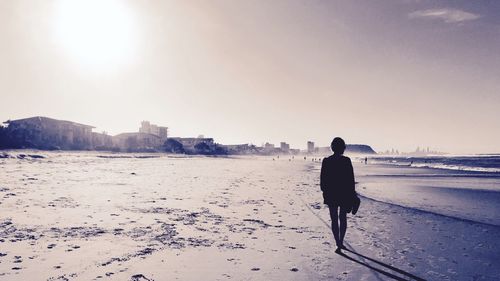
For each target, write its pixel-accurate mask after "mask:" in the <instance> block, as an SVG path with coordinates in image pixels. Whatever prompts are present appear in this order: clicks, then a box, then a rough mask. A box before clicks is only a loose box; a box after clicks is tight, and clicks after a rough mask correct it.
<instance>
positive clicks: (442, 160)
mask: <svg viewBox="0 0 500 281" xmlns="http://www.w3.org/2000/svg"><path fill="white" fill-rule="evenodd" d="M371 162H372V163H376V164H386V165H387V164H388V165H393V166H409V167H418V168H430V169H444V170H452V171H467V172H481V173H500V156H498V155H474V156H447V157H443V156H427V157H374V158H372V159H371Z"/></svg>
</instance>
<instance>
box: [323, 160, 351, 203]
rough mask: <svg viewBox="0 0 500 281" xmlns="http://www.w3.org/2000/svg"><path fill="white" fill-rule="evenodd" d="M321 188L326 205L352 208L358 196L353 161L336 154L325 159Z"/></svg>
mask: <svg viewBox="0 0 500 281" xmlns="http://www.w3.org/2000/svg"><path fill="white" fill-rule="evenodd" d="M320 186H321V190H322V191H323V199H324V203H325V204H328V205H333V206H337V205H338V206H345V207H347V208H350V207H351V206H352V203H353V199H354V197H355V196H356V191H355V188H354V171H353V168H352V163H351V159H349V157H346V156H343V155H335V154H334V155H331V156H329V157H327V158H324V159H323V163H322V164H321V178H320Z"/></svg>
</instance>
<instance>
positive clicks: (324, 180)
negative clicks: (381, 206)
mask: <svg viewBox="0 0 500 281" xmlns="http://www.w3.org/2000/svg"><path fill="white" fill-rule="evenodd" d="M330 147H331V149H332V151H333V155H331V156H329V157H326V158H324V159H323V163H322V164H321V176H320V186H321V190H322V191H323V199H324V203H325V204H327V205H328V208H329V210H330V218H331V219H332V232H333V236H334V237H335V242H336V243H337V250H335V252H336V253H341V249H345V246H344V237H345V233H346V231H347V213H348V212H350V211H351V209H352V206H353V203H354V198H355V197H356V191H355V188H354V171H353V168H352V163H351V159H349V157H346V156H344V155H343V154H344V150H345V148H346V145H345V142H344V140H343V139H341V138H338V137H337V138H334V139H333V141H332V144H331V146H330ZM339 220H340V227H339Z"/></svg>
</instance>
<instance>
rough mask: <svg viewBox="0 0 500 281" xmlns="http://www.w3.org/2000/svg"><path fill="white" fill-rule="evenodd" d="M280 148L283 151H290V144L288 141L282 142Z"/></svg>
mask: <svg viewBox="0 0 500 281" xmlns="http://www.w3.org/2000/svg"><path fill="white" fill-rule="evenodd" d="M280 149H281V152H283V153H290V145H289V144H288V143H286V142H280Z"/></svg>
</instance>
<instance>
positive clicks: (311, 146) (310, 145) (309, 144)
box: [307, 141, 314, 153]
mask: <svg viewBox="0 0 500 281" xmlns="http://www.w3.org/2000/svg"><path fill="white" fill-rule="evenodd" d="M307 153H314V142H312V141H308V142H307Z"/></svg>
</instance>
